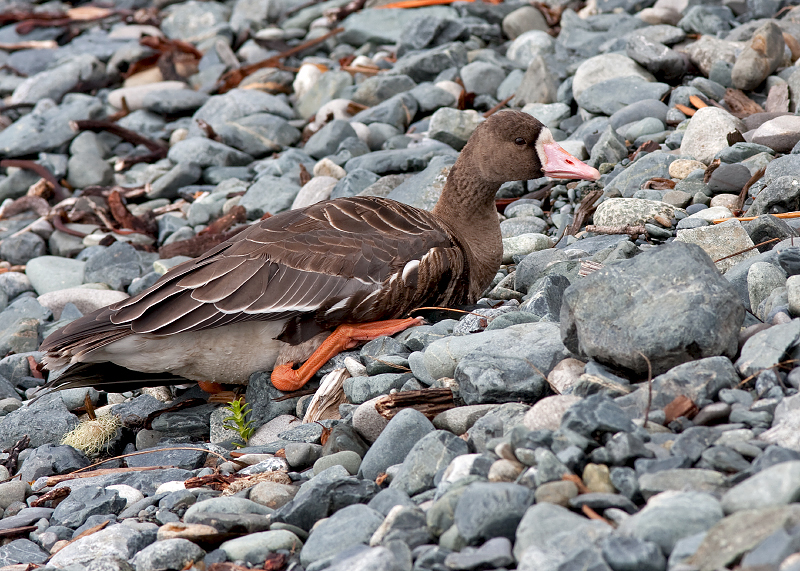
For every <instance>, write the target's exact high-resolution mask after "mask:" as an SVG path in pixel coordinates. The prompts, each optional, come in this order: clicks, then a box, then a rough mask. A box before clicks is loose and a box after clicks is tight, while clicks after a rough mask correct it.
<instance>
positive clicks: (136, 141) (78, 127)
mask: <svg viewBox="0 0 800 571" xmlns="http://www.w3.org/2000/svg"><path fill="white" fill-rule="evenodd" d="M69 125H70V127H71V128H72V130H73V131H94V132H98V131H108V132H109V133H111V134H112V135H116V136H117V137H120V138H121V139H123V140H125V141H127V142H129V143H131V144H132V145H143V146H145V147H147V149H148V150H150V151H152V152H153V153H163V156H161V157H160V158H162V159H163V158H164V157H166V156H167V151H168V150H169V149H167V146H166V145H165V144H164V143H161V142H158V141H154V140H152V139H148V138H147V137H145V136H143V135H140V134H139V133H137V132H136V131H131V130H130V129H125V128H124V127H121V126H120V125H117V124H116V123H112V122H111V121H96V120H94V119H83V120H80V121H70V122H69Z"/></svg>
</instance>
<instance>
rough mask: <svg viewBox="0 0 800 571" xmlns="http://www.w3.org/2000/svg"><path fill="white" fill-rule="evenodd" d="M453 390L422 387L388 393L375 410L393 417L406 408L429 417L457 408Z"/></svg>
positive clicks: (385, 415)
mask: <svg viewBox="0 0 800 571" xmlns="http://www.w3.org/2000/svg"><path fill="white" fill-rule="evenodd" d="M455 406H456V403H455V402H454V401H453V391H452V390H450V389H447V388H445V389H422V390H421V391H401V392H397V393H393V394H390V395H386V396H384V397H381V398H380V399H378V401H377V402H376V403H375V410H377V411H378V414H380V415H381V416H382V417H384V418H389V419H391V418H393V417H394V415H396V414H397V413H398V412H400V411H401V410H403V409H404V408H413V409H415V410H418V411H419V412H421V413H422V414H424V415H425V416H427V417H428V418H429V419H433V417H435V416H436V415H437V414H439V413H440V412H444V411H446V410H449V409H451V408H455Z"/></svg>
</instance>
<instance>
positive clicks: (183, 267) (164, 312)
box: [43, 197, 468, 351]
mask: <svg viewBox="0 0 800 571" xmlns="http://www.w3.org/2000/svg"><path fill="white" fill-rule="evenodd" d="M434 250H435V251H437V252H440V253H439V254H437V255H434V256H429V255H427V254H429V252H432V251H434ZM414 262H416V265H413V264H412V266H413V267H414V268H415V269H416V271H415V272H414V273H415V274H416V276H415V277H416V279H412V278H411V276H410V275H409V274H408V273H407V274H406V278H407V280H408V281H405V280H403V279H401V276H402V274H403V269H404V268H406V265H407V264H409V263H414ZM465 272H467V273H468V271H467V269H466V262H465V258H464V256H463V253H462V252H460V248H459V245H458V244H457V242H456V241H455V238H454V237H453V235H452V233H451V232H450V231H449V230H448V229H446V228H444V227H443V226H442V225H441V224H440V223H439V222H438V221H437V219H436V218H435V217H434V216H433V215H432V214H431V213H429V212H426V211H420V210H417V209H415V208H413V207H410V206H407V205H405V204H401V203H398V202H394V201H391V200H388V199H383V198H376V197H351V198H347V199H338V200H336V201H328V202H321V203H317V204H314V205H311V206H310V207H307V208H305V209H300V210H293V211H289V212H285V213H282V214H279V215H277V216H274V217H272V218H268V219H266V220H263V221H261V222H259V223H257V224H254V225H253V226H251V227H250V228H248V229H246V230H244V231H243V232H241V233H239V234H238V235H236V236H234V237H233V238H231V239H230V240H228V241H227V242H224V243H222V244H220V245H219V246H217V247H215V248H213V249H212V250H210V251H209V252H207V253H205V254H203V255H202V256H200V257H198V258H196V259H194V260H190V261H188V262H184V263H183V264H180V265H179V266H176V267H175V268H173V269H172V270H170V271H169V272H167V274H165V275H164V276H163V277H162V278H161V280H159V281H158V282H157V283H156V284H155V285H153V286H151V287H150V288H148V289H147V290H145V291H144V292H142V293H140V294H139V295H137V296H134V297H132V298H129V299H127V300H124V301H123V302H120V303H117V304H116V305H114V306H111V307H110V308H107V309H106V310H104V311H103V312H100V313H98V314H93V315H92V316H86V317H83V318H81V319H79V320H77V321H75V322H73V323H72V324H71V325H69V326H67V327H65V328H63V329H61V330H59V331H57V332H56V333H54V334H53V335H52V336H51V337H50V338H48V340H47V341H46V343H45V344H44V345H43V349H46V350H54V351H58V350H61V349H63V348H64V347H66V346H69V347H71V348H72V349H74V350H78V349H79V348H80V344H81V339H83V338H86V337H87V335H89V336H91V338H92V345H93V346H97V344H98V343H102V339H101V338H102V336H103V335H106V336H109V335H114V336H117V337H118V336H119V335H125V334H130V333H144V332H147V333H154V334H159V335H169V334H173V333H178V332H182V331H199V330H203V329H208V328H213V327H221V326H223V325H228V324H231V323H237V322H240V321H250V320H277V319H287V318H298V319H300V318H302V319H311V320H313V321H316V322H317V323H318V324H319V325H320V326H322V327H330V326H333V325H337V324H338V323H341V322H342V321H343V320H346V321H366V320H372V319H388V318H394V317H399V316H402V315H406V314H407V313H408V311H409V310H411V309H413V308H414V307H417V306H419V305H422V304H423V303H426V302H434V303H435V302H444V301H448V299H446V298H453V299H455V297H457V296H455V297H454V296H453V292H454V291H456V290H458V289H459V287H460V286H459V283H460V282H459V281H458V280H457V279H454V276H455V277H458V275H459V274H463V273H465ZM437 276H438V277H439V278H444V281H442V280H441V279H437ZM462 285H463V284H462ZM426 288H427V289H426ZM461 289H463V288H461ZM432 296H433V297H432ZM326 312H327V314H326Z"/></svg>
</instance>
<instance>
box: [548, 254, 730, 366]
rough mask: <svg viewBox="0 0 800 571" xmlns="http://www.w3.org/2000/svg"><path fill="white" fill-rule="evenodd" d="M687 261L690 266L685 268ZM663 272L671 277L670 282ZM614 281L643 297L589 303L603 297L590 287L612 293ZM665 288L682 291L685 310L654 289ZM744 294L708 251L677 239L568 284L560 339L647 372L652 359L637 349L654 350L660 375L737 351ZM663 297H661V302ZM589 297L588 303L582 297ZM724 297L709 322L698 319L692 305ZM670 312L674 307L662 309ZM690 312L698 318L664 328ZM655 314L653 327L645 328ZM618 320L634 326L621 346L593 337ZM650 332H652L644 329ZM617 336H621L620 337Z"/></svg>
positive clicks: (595, 355) (587, 352)
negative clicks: (622, 303)
mask: <svg viewBox="0 0 800 571" xmlns="http://www.w3.org/2000/svg"><path fill="white" fill-rule="evenodd" d="M660 264H666V265H665V266H664V267H665V268H668V269H665V270H664V271H663V272H662V271H660V270H657V269H656V268H657V267H658V266H659V265H660ZM680 267H685V268H686V269H685V270H680V271H678V270H677V268H680ZM677 275H680V276H684V278H683V279H682V280H681V281H682V283H680V284H679V283H678V282H676V281H675V280H674V276H677ZM663 276H671V277H670V278H669V279H668V280H666V281H664V277H663ZM627 280H631V282H630V286H626V285H623V284H625V283H626V281H627ZM644 283H647V284H648V285H646V286H645V285H644ZM609 287H611V288H613V289H614V291H624V290H627V291H628V292H630V295H632V296H633V298H632V301H633V300H634V299H635V300H636V301H634V302H633V306H631V307H629V308H627V309H625V308H622V307H617V308H613V309H612V306H610V305H604V306H603V308H602V309H601V308H599V307H597V304H594V303H591V304H590V303H588V300H589V299H596V296H597V295H599V294H596V293H592V294H590V293H589V292H591V291H593V290H594V289H595V288H601V289H602V290H603V292H605V293H606V294H607V292H608V291H609V290H608V288H609ZM662 289H663V291H664V292H665V294H664V295H666V296H676V297H675V298H674V302H675V303H677V304H680V305H683V304H686V305H685V309H678V307H676V306H675V305H671V304H670V303H669V302H667V298H666V297H664V295H654V292H655V291H658V290H662ZM637 292H639V293H641V296H639V295H638V294H637ZM645 292H647V293H645ZM678 292H680V294H678ZM711 292H714V293H713V294H712V293H711ZM584 296H588V297H584ZM606 297H607V295H606ZM737 297H738V296H737V295H736V293H735V291H734V290H733V289H732V288H730V287H729V284H728V283H727V281H726V280H723V279H722V278H721V277H720V276H719V274H718V273H717V271H716V268H714V266H713V263H712V262H711V260H710V259H709V258H708V256H707V255H706V254H705V253H704V252H702V250H701V249H699V248H696V247H693V246H691V245H681V244H678V243H677V242H676V243H674V244H669V245H667V246H662V247H659V248H657V249H655V250H652V251H649V252H646V253H644V254H641V255H639V256H637V257H635V258H633V259H632V260H626V261H622V262H619V263H617V264H614V265H613V266H608V267H607V268H605V269H603V270H600V271H598V272H594V273H593V274H590V275H589V276H587V277H586V278H585V279H584V280H582V281H581V282H578V283H576V284H573V285H572V286H570V287H569V288H567V290H566V291H565V292H564V305H563V306H562V310H561V338H562V340H563V341H564V345H565V346H566V347H567V348H568V349H569V350H571V351H573V352H576V353H580V354H583V355H586V356H588V357H592V358H594V359H596V360H598V361H601V362H606V363H613V364H614V365H615V366H621V367H624V368H627V369H631V370H634V371H638V372H640V373H642V372H644V371H647V370H648V367H647V362H646V360H645V359H644V358H642V356H641V355H639V354H638V353H637V351H641V352H642V353H644V354H645V355H646V356H647V359H648V360H649V362H650V365H651V367H652V372H653V374H658V373H661V372H664V371H666V370H668V369H670V368H672V367H673V366H675V365H678V364H681V363H683V362H687V361H691V360H694V359H697V358H702V357H711V356H715V355H719V354H723V355H730V356H732V355H734V354H735V353H736V335H737V333H736V332H738V329H739V326H740V325H741V323H742V320H743V318H744V313H743V311H744V310H743V308H742V307H741V306H740V304H739V303H737ZM637 298H638V299H637ZM656 298H657V299H658V303H657V304H654V303H653V302H654V300H655V299H656ZM584 299H585V300H587V301H586V302H583V301H581V300H584ZM610 299H611V300H614V299H617V300H622V297H621V296H611V298H610ZM723 299H724V300H725V301H724V302H722V304H721V305H719V306H717V309H716V310H714V311H713V312H711V313H709V314H706V315H708V317H709V318H710V319H709V321H708V322H706V323H705V324H703V323H701V322H698V321H695V317H694V314H693V310H692V307H695V306H698V307H699V306H702V307H704V308H705V307H708V304H709V303H713V302H716V301H717V300H719V301H721V300H723ZM712 300H713V301H712ZM589 305H592V306H593V307H589ZM632 307H635V309H632ZM649 311H652V312H653V313H651V317H650V318H646V317H645V316H646V315H647V313H646V312H649ZM665 311H666V312H667V313H663V312H665ZM592 315H596V316H597V318H598V319H600V320H601V322H602V324H600V323H598V322H595V321H593V320H594V319H595V317H591V316H592ZM632 315H635V316H636V324H635V325H627V324H625V321H626V319H628V318H632V317H631V316H632ZM690 315H692V316H693V317H692V319H691V322H689V321H687V322H686V323H685V324H684V325H682V326H680V327H677V328H676V329H671V330H670V331H665V330H664V328H663V327H662V324H663V323H665V322H671V323H675V320H676V319H680V316H686V317H687V319H688V317H689V316H690ZM650 319H652V321H651V326H643V324H644V323H646V322H647V321H648V320H650ZM611 323H616V324H617V325H616V326H615V327H618V329H617V330H618V331H627V332H628V333H626V334H625V338H626V341H625V342H624V343H620V344H619V345H617V346H616V347H617V348H614V346H613V345H610V344H609V343H608V339H607V338H605V337H603V341H602V342H598V340H597V339H598V338H596V337H594V336H595V335H600V336H603V335H604V334H603V331H605V330H606V328H607V327H609V324H611ZM644 331H647V333H646V334H644ZM617 341H622V339H620V338H619V337H617Z"/></svg>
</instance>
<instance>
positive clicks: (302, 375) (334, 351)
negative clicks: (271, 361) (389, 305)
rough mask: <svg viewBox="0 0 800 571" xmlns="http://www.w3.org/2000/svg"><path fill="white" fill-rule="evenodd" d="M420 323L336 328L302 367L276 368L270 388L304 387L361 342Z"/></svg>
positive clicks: (401, 321)
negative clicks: (325, 365) (340, 354)
mask: <svg viewBox="0 0 800 571" xmlns="http://www.w3.org/2000/svg"><path fill="white" fill-rule="evenodd" d="M421 323H422V319H421V318H419V317H409V318H407V319H387V320H385V321H373V322H372V323H359V324H349V323H348V324H344V325H340V326H339V327H337V328H336V329H335V330H334V331H333V333H331V334H330V336H329V337H328V338H327V339H325V341H323V342H322V345H320V346H319V347H318V348H317V350H316V351H314V353H313V354H312V355H311V356H310V357H309V358H308V360H307V361H306V362H305V363H303V364H302V365H301V366H300V368H298V369H294V368H293V365H294V363H285V364H283V365H278V366H277V367H275V368H274V369H273V370H272V384H273V386H274V387H275V388H276V389H278V390H279V391H284V392H289V391H296V390H298V389H299V388H301V387H302V386H303V385H305V384H306V383H307V382H308V381H309V380H310V379H311V377H313V376H314V374H315V373H316V372H317V371H319V369H320V367H322V365H324V364H325V363H327V362H328V361H329V360H330V359H331V357H334V356H336V355H338V354H339V353H341V352H342V351H345V350H347V349H352V348H353V347H355V346H356V345H358V344H359V343H362V342H364V341H372V340H373V339H377V338H378V337H382V336H383V335H394V334H395V333H400V332H401V331H404V330H406V329H408V328H409V327H414V326H415V325H420V324H421Z"/></svg>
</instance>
